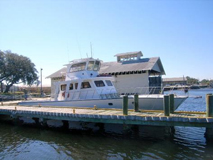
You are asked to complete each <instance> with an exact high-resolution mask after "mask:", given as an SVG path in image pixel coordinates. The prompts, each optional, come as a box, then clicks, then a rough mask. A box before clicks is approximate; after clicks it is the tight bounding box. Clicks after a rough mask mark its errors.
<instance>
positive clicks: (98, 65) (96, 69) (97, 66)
mask: <svg viewBox="0 0 213 160" xmlns="http://www.w3.org/2000/svg"><path fill="white" fill-rule="evenodd" d="M99 68H100V62H99V61H95V65H94V69H93V70H94V71H98V70H99Z"/></svg>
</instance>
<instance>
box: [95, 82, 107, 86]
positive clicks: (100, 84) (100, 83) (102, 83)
mask: <svg viewBox="0 0 213 160" xmlns="http://www.w3.org/2000/svg"><path fill="white" fill-rule="evenodd" d="M95 85H96V87H104V86H105V84H104V82H103V81H95Z"/></svg>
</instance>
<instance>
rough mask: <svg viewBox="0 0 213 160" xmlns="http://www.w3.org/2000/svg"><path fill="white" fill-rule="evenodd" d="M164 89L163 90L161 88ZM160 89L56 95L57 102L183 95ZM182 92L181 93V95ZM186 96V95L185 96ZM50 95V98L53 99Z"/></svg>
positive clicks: (139, 88) (132, 89) (130, 89)
mask: <svg viewBox="0 0 213 160" xmlns="http://www.w3.org/2000/svg"><path fill="white" fill-rule="evenodd" d="M163 89H164V88H163ZM163 89H161V87H136V88H133V87H126V88H119V89H117V90H115V89H114V88H112V89H108V90H106V89H98V90H87V89H85V90H81V91H72V92H66V91H64V92H63V95H65V96H64V97H63V96H62V92H59V93H58V94H57V97H58V100H83V99H113V98H120V97H121V96H122V95H135V94H139V95H147V96H149V95H153V94H175V95H177V94H178V95H184V94H185V92H184V88H183V89H181V90H178V93H177V92H175V91H176V90H173V89H172V90H168V91H166V92H164V91H163ZM181 92H182V93H181ZM185 95H186V94H185ZM54 96H55V95H52V96H51V97H54Z"/></svg>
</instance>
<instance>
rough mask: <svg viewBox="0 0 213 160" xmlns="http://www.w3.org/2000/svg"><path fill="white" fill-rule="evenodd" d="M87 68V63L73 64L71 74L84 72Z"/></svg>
mask: <svg viewBox="0 0 213 160" xmlns="http://www.w3.org/2000/svg"><path fill="white" fill-rule="evenodd" d="M85 67H86V62H84V63H78V64H73V65H72V66H71V68H70V72H77V71H83V70H85Z"/></svg>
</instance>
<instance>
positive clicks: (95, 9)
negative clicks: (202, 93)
mask: <svg viewBox="0 0 213 160" xmlns="http://www.w3.org/2000/svg"><path fill="white" fill-rule="evenodd" d="M90 43H92V48H93V57H94V58H99V59H101V60H103V61H105V62H106V61H115V60H116V58H115V57H114V55H115V54H117V53H124V52H131V51H142V52H143V54H144V57H145V58H148V57H160V58H161V61H162V63H163V66H164V69H165V71H166V75H165V76H163V78H164V77H182V76H183V75H184V76H190V77H194V78H198V79H200V80H202V79H204V78H205V79H213V74H212V68H213V63H212V62H213V1H212V0H34V1H30V0H28V1H27V0H0V50H3V51H5V50H11V51H12V52H14V53H17V54H19V55H24V56H26V57H29V58H30V59H31V61H32V62H33V63H34V64H35V65H36V68H37V70H38V71H39V72H40V68H43V72H42V73H43V82H44V83H45V84H48V83H49V82H50V80H44V78H45V77H47V76H49V75H50V74H52V73H54V72H55V71H57V70H59V69H61V68H62V67H63V65H64V64H67V63H68V62H69V61H70V60H72V59H79V58H85V57H87V54H88V55H90Z"/></svg>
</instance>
